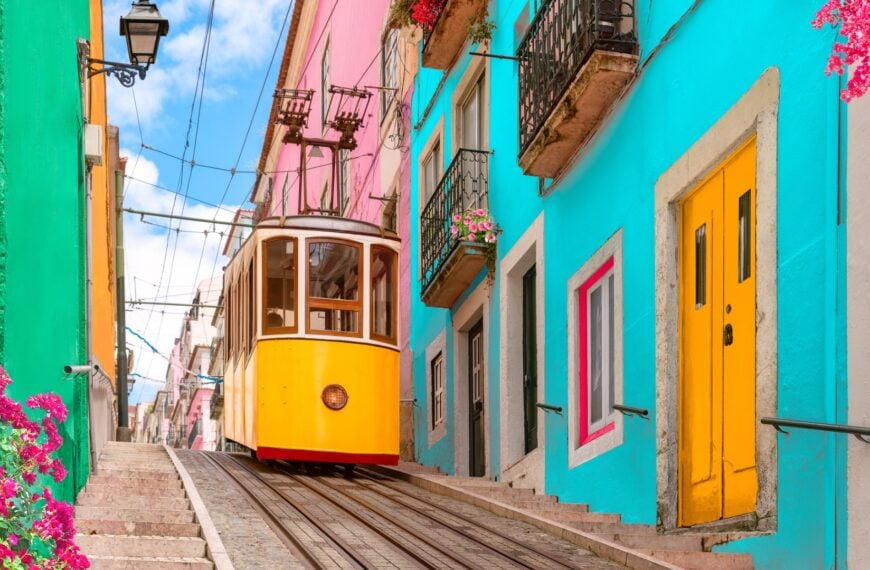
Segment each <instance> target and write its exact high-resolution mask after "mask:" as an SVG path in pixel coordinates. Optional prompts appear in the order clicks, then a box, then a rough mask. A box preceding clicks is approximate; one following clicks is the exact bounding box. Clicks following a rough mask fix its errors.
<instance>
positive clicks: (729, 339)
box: [722, 323, 734, 346]
mask: <svg viewBox="0 0 870 570" xmlns="http://www.w3.org/2000/svg"><path fill="white" fill-rule="evenodd" d="M723 337H724V338H723V339H722V340H723V341H724V343H725V346H731V345H732V344H734V327H732V326H731V323H728V324H727V325H725V331H724V334H723Z"/></svg>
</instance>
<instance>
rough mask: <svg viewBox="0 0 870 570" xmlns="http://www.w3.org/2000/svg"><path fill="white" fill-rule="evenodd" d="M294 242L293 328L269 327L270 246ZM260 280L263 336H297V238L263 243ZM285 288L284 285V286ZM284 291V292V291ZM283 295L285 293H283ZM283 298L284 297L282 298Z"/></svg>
mask: <svg viewBox="0 0 870 570" xmlns="http://www.w3.org/2000/svg"><path fill="white" fill-rule="evenodd" d="M289 241H292V242H293V255H294V256H295V260H294V263H293V276H292V278H291V281H292V282H293V326H292V327H284V326H282V327H269V326H268V325H267V323H268V322H269V321H268V318H267V315H266V311H267V310H268V309H269V307H268V306H267V305H268V299H269V291H268V287H269V274H268V271H269V263H268V260H269V257H268V256H269V244H270V243H272V242H289ZM260 266H261V267H260V278H261V279H262V283H261V284H260V293H261V295H262V298H261V299H262V300H261V302H260V316H261V318H262V319H263V326H262V327H261V328H260V330H261V331H262V334H263V336H266V335H278V334H295V333H296V332H297V331H298V330H299V314H298V313H299V311H298V309H299V240H298V239H297V238H295V237H286V236H278V237H273V238H269V239H266V240H263V242H262V243H261V249H260ZM282 287H283V284H282ZM282 291H283V290H282ZM282 295H283V293H282ZM282 298H283V297H282Z"/></svg>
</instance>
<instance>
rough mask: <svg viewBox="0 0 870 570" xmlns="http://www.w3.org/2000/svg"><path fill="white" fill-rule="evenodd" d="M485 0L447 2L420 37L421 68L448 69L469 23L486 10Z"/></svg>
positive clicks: (452, 0)
mask: <svg viewBox="0 0 870 570" xmlns="http://www.w3.org/2000/svg"><path fill="white" fill-rule="evenodd" d="M486 2H487V0H447V2H446V3H445V4H444V8H442V9H441V12H440V13H439V14H438V19H437V20H435V25H434V26H432V30H431V31H430V32H429V33H428V34H426V35H425V37H424V38H423V66H424V67H431V68H433V69H448V68H449V67H450V65H451V64H452V63H453V61H454V60H455V59H456V54H458V53H459V50H460V49H462V46H463V45H465V39H466V38H467V37H468V22H469V21H470V20H471V19H473V18H474V17H476V16H477V15H478V14H480V13H481V12H483V11H484V10H486Z"/></svg>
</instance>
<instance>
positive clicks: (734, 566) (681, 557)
mask: <svg viewBox="0 0 870 570" xmlns="http://www.w3.org/2000/svg"><path fill="white" fill-rule="evenodd" d="M639 552H642V553H643V554H646V555H647V556H652V557H653V558H656V559H658V560H662V561H664V562H669V563H670V564H673V565H675V566H679V567H680V568H685V569H686V570H752V569H753V568H755V565H754V564H753V563H752V556H751V555H749V554H724V553H720V552H680V551H674V550H639Z"/></svg>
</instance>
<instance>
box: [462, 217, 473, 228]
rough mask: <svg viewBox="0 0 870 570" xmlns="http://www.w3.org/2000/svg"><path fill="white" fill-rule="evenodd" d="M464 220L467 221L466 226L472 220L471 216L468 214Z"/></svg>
mask: <svg viewBox="0 0 870 570" xmlns="http://www.w3.org/2000/svg"><path fill="white" fill-rule="evenodd" d="M463 221H464V222H465V225H466V226H467V225H468V224H470V223H471V222H472V220H471V218H469V217H468V216H466V217H465V220H463Z"/></svg>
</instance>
